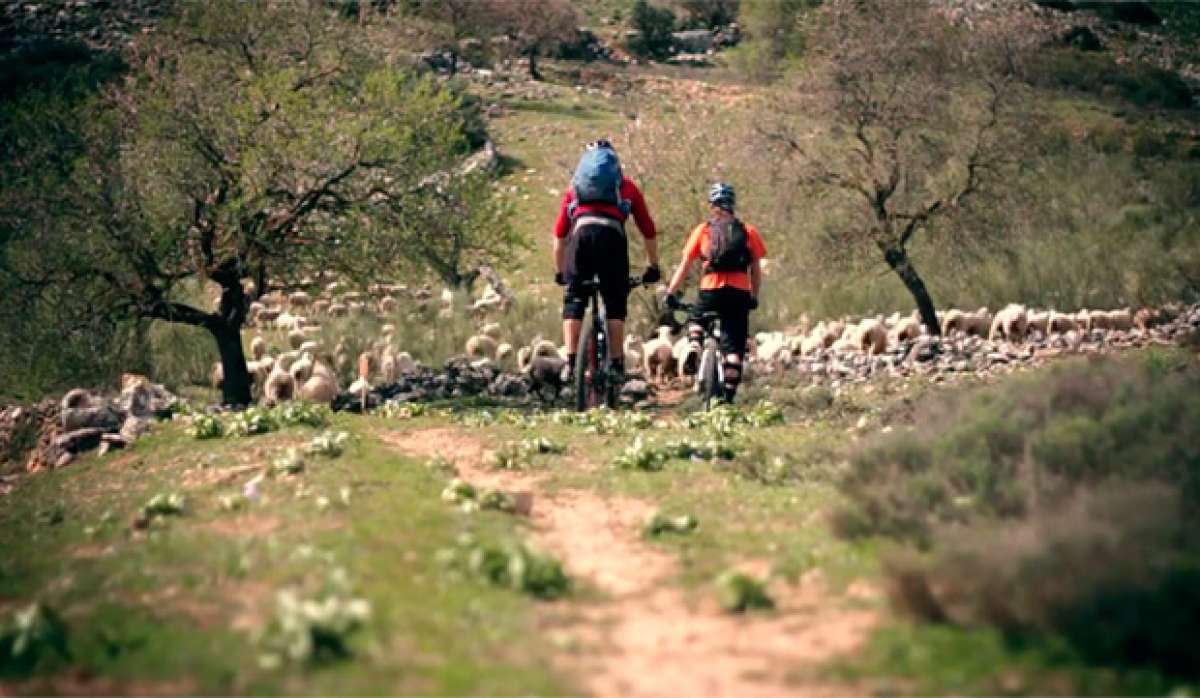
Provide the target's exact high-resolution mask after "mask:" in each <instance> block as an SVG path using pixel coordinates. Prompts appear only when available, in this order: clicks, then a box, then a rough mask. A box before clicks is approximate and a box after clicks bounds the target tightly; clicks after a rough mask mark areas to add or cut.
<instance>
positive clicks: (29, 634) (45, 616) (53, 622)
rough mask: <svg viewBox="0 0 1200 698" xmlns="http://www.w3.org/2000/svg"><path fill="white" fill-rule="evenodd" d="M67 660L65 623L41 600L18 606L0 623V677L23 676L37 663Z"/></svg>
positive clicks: (68, 656) (68, 654)
mask: <svg viewBox="0 0 1200 698" xmlns="http://www.w3.org/2000/svg"><path fill="white" fill-rule="evenodd" d="M54 656H57V657H58V658H60V659H70V657H71V655H70V651H69V649H68V647H67V626H66V624H65V623H64V622H63V620H62V618H61V617H59V615H58V614H57V613H56V612H55V611H54V609H52V608H50V607H49V606H46V605H45V604H42V603H33V604H30V605H29V606H25V607H23V608H18V609H16V610H14V611H13V612H12V614H11V615H10V616H9V617H8V618H7V619H6V620H5V624H4V625H3V626H0V676H23V675H26V674H28V673H29V672H31V671H32V670H34V669H35V668H36V667H37V666H38V665H39V664H40V663H42V662H45V661H47V660H50V659H53V657H54Z"/></svg>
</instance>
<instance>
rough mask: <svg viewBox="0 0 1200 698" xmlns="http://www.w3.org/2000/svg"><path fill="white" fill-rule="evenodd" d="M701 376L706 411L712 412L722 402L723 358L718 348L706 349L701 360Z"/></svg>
mask: <svg viewBox="0 0 1200 698" xmlns="http://www.w3.org/2000/svg"><path fill="white" fill-rule="evenodd" d="M700 366H701V367H702V371H701V375H700V376H699V377H698V378H699V380H701V381H702V383H701V385H702V386H703V388H702V390H703V394H704V409H705V411H708V410H711V409H712V408H714V407H716V406H717V405H718V404H720V402H721V397H722V395H721V393H722V387H723V386H722V385H721V356H720V354H719V353H718V352H717V349H716V347H711V346H709V347H705V348H704V355H703V356H702V357H701V358H700Z"/></svg>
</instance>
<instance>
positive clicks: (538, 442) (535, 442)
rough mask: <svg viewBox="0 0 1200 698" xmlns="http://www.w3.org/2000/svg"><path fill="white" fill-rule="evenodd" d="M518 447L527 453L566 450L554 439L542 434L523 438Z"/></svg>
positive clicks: (562, 451) (560, 451) (563, 451)
mask: <svg viewBox="0 0 1200 698" xmlns="http://www.w3.org/2000/svg"><path fill="white" fill-rule="evenodd" d="M520 449H521V450H522V451H524V452H525V453H528V454H539V453H566V451H567V447H566V446H564V445H562V444H560V443H557V442H555V441H551V440H550V439H547V438H546V437H544V436H538V437H535V438H532V439H525V440H524V441H522V442H521V445H520Z"/></svg>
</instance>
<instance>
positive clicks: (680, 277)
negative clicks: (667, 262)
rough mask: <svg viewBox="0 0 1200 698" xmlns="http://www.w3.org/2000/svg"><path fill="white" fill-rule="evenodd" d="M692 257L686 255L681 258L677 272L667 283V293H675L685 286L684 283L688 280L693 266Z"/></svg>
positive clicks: (676, 268)
mask: <svg viewBox="0 0 1200 698" xmlns="http://www.w3.org/2000/svg"><path fill="white" fill-rule="evenodd" d="M692 261H693V259H692V258H691V257H688V256H687V255H684V257H683V259H681V260H679V266H677V267H675V273H674V274H672V275H671V283H670V284H668V285H667V295H668V296H670V295H673V294H675V293H678V292H679V289H681V288H683V284H684V283H685V282H687V275H688V272H689V271H690V270H691V268H692Z"/></svg>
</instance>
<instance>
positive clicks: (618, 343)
mask: <svg viewBox="0 0 1200 698" xmlns="http://www.w3.org/2000/svg"><path fill="white" fill-rule="evenodd" d="M595 251H596V267H597V272H598V274H599V277H600V297H601V298H603V299H604V314H605V317H607V318H608V339H609V342H608V346H609V347H610V348H611V351H610V357H609V358H610V359H611V364H612V367H613V368H615V369H620V370H621V371H622V372H624V370H625V354H624V351H623V350H622V347H624V346H625V316H626V314H627V312H628V303H629V245H628V243H626V242H625V235H624V234H623V233H621V232H620V231H619V230H617V229H616V228H599V229H598V230H597V232H596V246H595ZM618 377H619V376H618Z"/></svg>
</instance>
